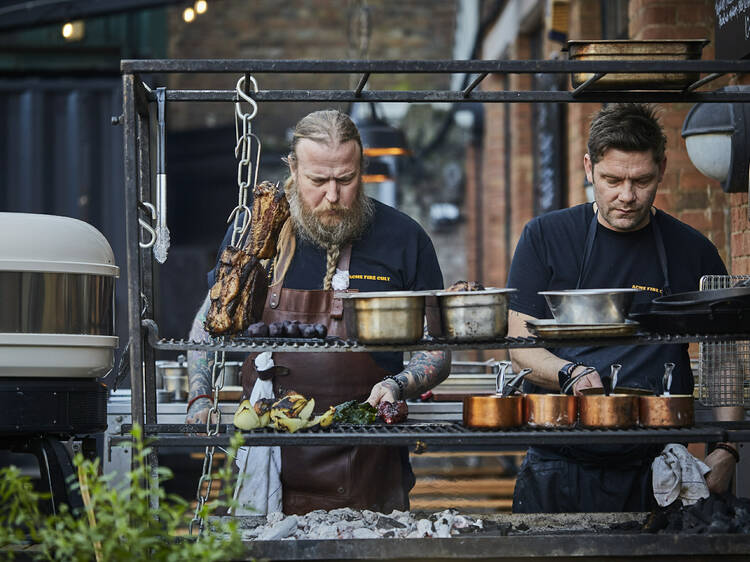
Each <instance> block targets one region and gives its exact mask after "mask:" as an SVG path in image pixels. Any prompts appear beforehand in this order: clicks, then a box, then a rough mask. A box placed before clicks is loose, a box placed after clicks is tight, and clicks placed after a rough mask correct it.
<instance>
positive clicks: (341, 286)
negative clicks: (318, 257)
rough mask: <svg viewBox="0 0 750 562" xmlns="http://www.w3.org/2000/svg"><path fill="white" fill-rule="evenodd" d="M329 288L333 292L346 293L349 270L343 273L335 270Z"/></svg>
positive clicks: (337, 269)
mask: <svg viewBox="0 0 750 562" xmlns="http://www.w3.org/2000/svg"><path fill="white" fill-rule="evenodd" d="M331 288H332V289H333V290H334V291H346V290H347V289H348V288H349V270H348V269H347V270H346V271H343V270H341V269H339V268H338V267H337V268H336V273H334V274H333V278H332V279H331Z"/></svg>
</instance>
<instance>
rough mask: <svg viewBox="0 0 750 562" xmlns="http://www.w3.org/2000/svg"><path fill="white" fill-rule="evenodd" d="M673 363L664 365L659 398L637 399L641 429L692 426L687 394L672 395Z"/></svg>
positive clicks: (689, 401)
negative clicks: (661, 390)
mask: <svg viewBox="0 0 750 562" xmlns="http://www.w3.org/2000/svg"><path fill="white" fill-rule="evenodd" d="M673 369H674V363H665V364H664V378H663V383H662V388H663V389H664V393H663V394H662V395H660V396H658V395H657V396H640V397H639V398H638V402H639V404H638V408H639V423H640V425H642V426H643V427H689V426H691V425H693V416H694V404H695V401H694V399H693V397H692V396H691V395H689V394H677V395H674V394H672V393H671V392H670V389H671V387H672V370H673Z"/></svg>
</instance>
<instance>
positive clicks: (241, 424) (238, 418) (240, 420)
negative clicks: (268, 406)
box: [233, 400, 262, 431]
mask: <svg viewBox="0 0 750 562" xmlns="http://www.w3.org/2000/svg"><path fill="white" fill-rule="evenodd" d="M233 422H234V425H235V427H237V428H238V429H242V430H244V431H250V430H251V429H255V428H257V427H262V426H261V422H260V418H259V417H258V414H257V413H256V412H255V409H254V408H253V407H252V405H251V404H250V400H243V401H242V402H240V405H239V407H238V408H237V411H236V412H235V413H234V419H233Z"/></svg>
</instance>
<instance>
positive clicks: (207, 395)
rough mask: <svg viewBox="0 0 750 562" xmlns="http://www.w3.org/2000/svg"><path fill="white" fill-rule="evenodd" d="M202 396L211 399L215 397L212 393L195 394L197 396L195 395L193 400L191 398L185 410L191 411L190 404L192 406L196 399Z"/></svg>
mask: <svg viewBox="0 0 750 562" xmlns="http://www.w3.org/2000/svg"><path fill="white" fill-rule="evenodd" d="M201 398H208V399H209V400H212V399H213V396H211V395H209V394H199V395H198V396H195V397H193V399H192V400H190V402H188V405H187V410H185V411H186V412H189V411H190V406H192V405H193V403H194V402H195V401H196V400H200V399H201Z"/></svg>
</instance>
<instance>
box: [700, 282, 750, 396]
mask: <svg viewBox="0 0 750 562" xmlns="http://www.w3.org/2000/svg"><path fill="white" fill-rule="evenodd" d="M747 279H750V275H705V276H703V277H702V278H701V283H700V290H701V291H708V290H713V289H728V288H731V287H733V286H734V285H736V284H737V283H738V282H740V281H745V280H747ZM699 360H700V364H699V370H698V399H699V400H700V403H701V404H703V405H705V406H745V407H747V406H748V405H749V404H750V378H749V377H748V373H749V372H750V342H748V341H726V342H714V343H701V344H700V355H699Z"/></svg>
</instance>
